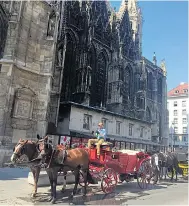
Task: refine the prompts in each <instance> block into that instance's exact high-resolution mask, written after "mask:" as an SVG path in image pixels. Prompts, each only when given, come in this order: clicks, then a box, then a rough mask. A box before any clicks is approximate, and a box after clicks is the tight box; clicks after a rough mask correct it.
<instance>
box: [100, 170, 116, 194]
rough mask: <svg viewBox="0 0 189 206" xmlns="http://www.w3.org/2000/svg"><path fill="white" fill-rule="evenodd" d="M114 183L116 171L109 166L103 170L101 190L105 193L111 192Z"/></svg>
mask: <svg viewBox="0 0 189 206" xmlns="http://www.w3.org/2000/svg"><path fill="white" fill-rule="evenodd" d="M116 185H117V174H116V172H115V171H114V170H113V169H111V168H109V169H107V170H105V171H104V173H103V176H102V180H101V188H102V191H103V192H104V193H106V194H108V193H112V192H113V191H114V190H115V188H116Z"/></svg>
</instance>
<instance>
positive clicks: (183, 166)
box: [167, 153, 189, 177]
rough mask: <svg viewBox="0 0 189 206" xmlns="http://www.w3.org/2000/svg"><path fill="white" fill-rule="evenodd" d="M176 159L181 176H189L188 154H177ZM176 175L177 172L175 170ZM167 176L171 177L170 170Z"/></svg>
mask: <svg viewBox="0 0 189 206" xmlns="http://www.w3.org/2000/svg"><path fill="white" fill-rule="evenodd" d="M176 157H177V160H178V166H179V168H178V173H179V174H181V175H182V176H183V177H186V176H188V167H189V166H188V154H186V153H176ZM174 175H175V170H174ZM167 176H168V177H171V171H170V170H169V168H168V172H167Z"/></svg>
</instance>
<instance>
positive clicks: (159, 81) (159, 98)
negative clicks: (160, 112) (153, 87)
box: [157, 78, 163, 102]
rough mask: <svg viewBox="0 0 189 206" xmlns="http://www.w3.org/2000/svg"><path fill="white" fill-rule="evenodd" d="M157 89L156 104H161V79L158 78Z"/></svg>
mask: <svg viewBox="0 0 189 206" xmlns="http://www.w3.org/2000/svg"><path fill="white" fill-rule="evenodd" d="M157 88H158V102H162V92H163V89H162V79H161V78H159V79H158V81H157Z"/></svg>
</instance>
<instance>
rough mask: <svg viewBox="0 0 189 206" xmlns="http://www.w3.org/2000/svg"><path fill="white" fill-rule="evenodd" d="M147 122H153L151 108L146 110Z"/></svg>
mask: <svg viewBox="0 0 189 206" xmlns="http://www.w3.org/2000/svg"><path fill="white" fill-rule="evenodd" d="M146 121H149V122H150V121H151V112H150V109H149V107H147V108H146Z"/></svg>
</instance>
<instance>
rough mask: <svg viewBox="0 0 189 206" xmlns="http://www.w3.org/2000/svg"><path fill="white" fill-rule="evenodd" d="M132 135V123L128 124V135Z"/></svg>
mask: <svg viewBox="0 0 189 206" xmlns="http://www.w3.org/2000/svg"><path fill="white" fill-rule="evenodd" d="M132 135H133V124H129V136H132Z"/></svg>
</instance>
